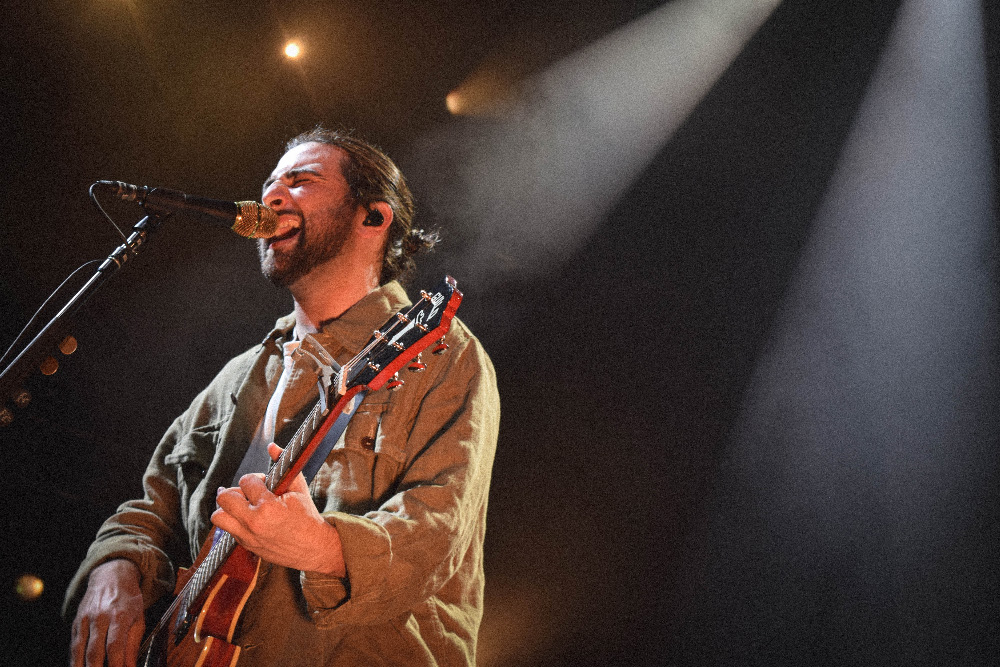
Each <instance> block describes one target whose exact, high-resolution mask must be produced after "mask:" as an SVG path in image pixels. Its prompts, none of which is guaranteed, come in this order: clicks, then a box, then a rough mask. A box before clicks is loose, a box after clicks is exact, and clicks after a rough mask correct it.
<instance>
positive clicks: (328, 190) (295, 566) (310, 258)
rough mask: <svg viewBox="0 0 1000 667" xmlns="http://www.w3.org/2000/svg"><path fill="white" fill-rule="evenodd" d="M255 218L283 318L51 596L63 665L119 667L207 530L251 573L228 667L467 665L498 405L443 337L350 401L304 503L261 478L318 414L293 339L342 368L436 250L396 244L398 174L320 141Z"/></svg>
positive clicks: (483, 367) (308, 147)
mask: <svg viewBox="0 0 1000 667" xmlns="http://www.w3.org/2000/svg"><path fill="white" fill-rule="evenodd" d="M261 199H262V201H263V203H264V204H266V205H267V206H269V207H270V208H272V209H273V210H274V211H275V212H276V213H277V214H278V216H279V226H278V229H277V232H276V235H275V236H273V237H271V238H268V239H264V240H261V241H260V257H261V267H262V269H263V272H264V275H265V276H267V277H268V279H270V280H271V281H272V282H274V283H275V284H277V285H280V286H283V287H287V288H288V290H289V291H290V292H291V293H292V297H293V299H294V310H293V313H292V314H291V315H289V316H286V317H283V318H281V319H279V320H278V322H277V325H276V327H275V329H274V330H273V331H272V332H271V333H270V334H269V336H268V337H267V339H266V340H265V342H264V343H263V344H262V345H258V346H256V347H254V348H253V349H251V350H248V351H247V352H245V353H243V354H241V355H239V356H237V357H236V358H234V359H232V360H231V361H230V362H229V363H228V364H227V365H226V366H225V367H224V368H223V369H222V371H221V372H220V373H219V374H218V375H217V376H216V377H215V379H214V380H213V381H212V382H211V383H210V384H209V385H208V387H207V388H206V389H205V390H204V391H202V392H201V394H199V395H198V396H197V397H196V398H195V400H194V402H193V403H192V404H191V406H190V407H189V408H188V409H187V410H186V411H185V412H184V413H183V414H182V415H181V416H180V417H178V418H177V419H176V420H175V421H174V423H173V424H172V425H171V427H170V429H169V430H168V431H167V433H166V434H165V435H164V437H163V439H162V440H161V441H160V444H159V445H158V446H157V448H156V450H155V452H154V454H153V457H152V460H151V461H150V463H149V466H148V467H147V469H146V472H145V475H144V477H143V486H144V490H145V495H144V498H142V499H141V500H134V501H129V502H126V503H124V504H123V505H122V506H121V507H120V508H119V509H118V512H117V513H116V514H115V515H114V516H112V517H111V518H110V519H108V520H107V521H106V522H105V523H104V525H102V526H101V528H100V530H99V531H98V534H97V538H96V540H95V541H94V543H93V544H92V545H91V546H90V549H89V551H88V554H87V557H86V559H85V560H84V562H83V564H82V565H81V566H80V569H79V571H78V572H77V574H76V576H75V577H74V579H73V581H72V583H71V584H70V588H69V590H68V591H67V594H66V611H67V613H72V612H73V610H74V608H75V609H76V611H75V619H74V621H73V638H72V645H71V657H72V664H74V665H77V666H83V665H88V666H90V667H100V666H101V665H103V664H104V661H105V659H106V660H107V664H108V665H109V666H110V667H120V666H122V665H129V666H131V665H133V664H135V662H136V660H137V655H138V651H139V645H140V643H141V640H142V636H143V633H144V627H145V625H144V610H145V609H147V608H148V607H149V606H150V605H152V604H153V603H154V602H156V601H157V600H158V599H160V598H162V597H163V596H165V595H168V594H169V593H171V592H172V590H173V584H174V578H175V574H176V568H177V567H178V566H187V565H189V564H190V563H191V562H192V561H193V559H194V558H195V557H196V555H197V553H198V551H199V549H200V547H201V545H202V543H203V542H204V540H205V538H206V536H208V535H209V533H210V532H211V531H212V530H214V527H215V526H218V527H219V528H222V529H223V530H226V531H228V532H229V533H231V534H232V535H233V536H234V537H235V538H236V540H237V541H238V542H239V543H240V544H241V545H242V546H244V547H246V548H247V549H248V550H249V551H251V552H253V553H255V554H257V555H258V556H260V557H261V559H262V563H261V568H260V572H259V575H258V579H257V583H256V586H255V588H254V589H253V592H252V593H251V594H250V597H249V599H248V600H247V603H246V605H245V607H244V609H243V610H242V613H241V614H240V616H239V620H238V625H237V628H236V633H235V635H234V637H233V643H234V644H237V645H239V646H240V647H241V652H240V654H239V658H238V665H239V667H254V666H268V667H274V666H278V665H283V666H285V665H287V666H294V665H377V664H394V665H434V664H440V665H473V664H475V656H476V637H477V633H478V629H479V623H480V620H481V618H482V610H483V585H484V575H483V537H484V532H485V529H486V504H487V496H488V491H489V481H490V471H491V468H492V465H493V456H494V452H495V449H496V440H497V428H498V423H499V415H500V405H499V397H498V394H497V388H496V378H495V374H494V371H493V366H492V364H491V363H490V360H489V358H488V357H487V355H486V353H485V352H484V351H483V349H482V346H481V345H480V343H479V341H478V340H477V339H476V338H475V337H473V336H472V334H471V333H470V332H469V330H468V329H467V328H466V327H465V326H464V325H463V324H462V323H461V322H460V321H458V320H454V321H453V323H452V326H451V331H450V332H449V334H448V344H449V348H448V350H447V351H446V352H445V353H444V354H443V355H441V356H435V357H434V358H433V360H428V361H427V368H426V370H425V371H423V372H422V373H414V374H408V377H407V378H406V380H407V382H406V385H405V386H404V387H403V388H401V389H400V390H399V391H396V392H389V391H388V390H386V389H382V390H379V391H375V392H372V393H370V394H369V395H368V396H367V397H366V398H365V400H364V401H363V402H362V404H361V406H360V407H359V408H358V411H357V413H356V414H355V416H354V418H353V419H352V420H351V422H350V423H349V425H348V427H347V431H346V432H345V434H344V435H343V436H342V438H341V439H340V441H339V442H338V443H337V444H336V446H335V447H334V449H333V450H332V451H331V453H330V454H329V456H328V457H327V458H326V461H325V463H324V464H323V466H322V467H321V468H320V469H319V471H318V473H317V474H316V476H315V477H314V478H313V480H312V482H311V483H310V484H309V485H308V486H307V485H306V482H305V480H304V479H303V478H302V477H301V476H300V477H298V478H297V479H296V482H295V483H294V484H293V486H292V488H291V490H289V491H288V492H287V493H285V494H283V495H280V496H275V495H274V494H272V493H271V492H270V491H268V490H267V488H266V487H265V485H264V482H263V480H262V475H260V474H259V473H262V472H264V471H266V469H267V464H268V462H269V461H270V460H271V458H272V457H274V456H276V455H277V453H278V452H280V450H279V449H278V447H277V446H276V445H275V444H272V443H278V444H279V445H284V444H285V443H287V441H288V439H289V438H290V437H291V436H292V434H293V433H294V432H295V429H296V427H297V426H298V425H299V423H300V422H301V421H302V420H303V418H304V416H305V414H306V412H308V410H309V409H310V408H311V407H312V405H313V404H314V403H315V402H316V400H317V397H318V391H317V385H316V379H317V376H316V369H315V368H313V367H311V366H310V365H309V363H308V360H309V359H310V358H311V357H310V356H309V355H303V354H296V353H295V349H296V347H297V346H298V345H299V344H300V342H301V341H303V339H304V338H305V337H306V336H307V335H310V334H311V335H312V337H313V339H315V340H316V341H318V342H319V343H320V344H321V345H322V347H323V348H324V349H325V350H326V351H327V352H329V354H330V355H331V356H332V357H333V358H334V359H336V360H337V362H339V363H341V364H343V363H346V362H347V360H349V359H350V358H351V357H353V356H354V355H355V354H356V353H357V352H358V351H359V350H360V349H361V348H362V347H363V346H364V344H365V343H366V342H367V340H368V339H369V337H370V336H371V334H372V331H373V330H375V329H377V328H378V327H380V326H381V325H382V324H383V323H384V322H385V321H386V320H387V319H388V318H389V317H391V316H392V315H393V314H394V313H396V312H397V311H399V310H401V309H402V308H404V307H405V306H407V305H408V304H409V301H408V299H407V297H406V294H405V292H404V291H403V289H402V288H401V287H400V284H399V282H397V278H401V277H405V275H406V274H407V273H408V272H410V271H412V268H413V258H412V256H413V255H414V254H415V253H416V252H417V251H418V250H420V249H422V248H425V247H429V246H431V245H433V243H434V241H435V238H434V237H433V236H431V235H428V234H425V233H423V232H422V231H421V230H418V229H415V228H414V227H413V201H412V197H411V195H410V192H409V189H408V187H407V185H406V183H405V181H404V179H403V176H402V174H401V173H400V171H399V169H398V168H397V167H396V165H395V164H393V162H392V161H391V160H390V159H389V158H388V157H387V156H386V155H385V154H383V153H382V152H381V151H379V150H378V149H377V148H375V147H373V146H371V145H369V144H367V143H365V142H363V141H361V140H359V139H357V138H355V137H352V136H348V135H344V134H340V133H337V132H332V131H329V130H323V129H316V130H313V131H310V132H307V133H305V134H302V135H299V136H298V137H295V138H294V139H292V140H291V141H290V142H289V143H288V145H287V146H286V152H285V154H284V156H283V157H282V158H281V160H280V161H279V162H278V165H277V167H275V169H274V171H273V172H272V174H271V176H270V178H268V179H267V181H266V182H265V183H264V191H263V195H262V198H261ZM302 344H303V345H304V344H305V343H302ZM213 524H214V526H213Z"/></svg>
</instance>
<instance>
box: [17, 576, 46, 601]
mask: <svg viewBox="0 0 1000 667" xmlns="http://www.w3.org/2000/svg"><path fill="white" fill-rule="evenodd" d="M43 590H45V584H44V582H42V580H41V579H40V578H38V577H36V576H35V575H33V574H22V575H21V576H20V577H18V578H17V581H16V582H15V584H14V592H15V593H16V594H17V597H19V598H21V599H22V600H24V601H26V602H28V601H31V600H34V599H36V598H38V596H40V595H41V594H42V591H43Z"/></svg>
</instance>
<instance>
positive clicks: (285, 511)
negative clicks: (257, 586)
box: [212, 442, 346, 577]
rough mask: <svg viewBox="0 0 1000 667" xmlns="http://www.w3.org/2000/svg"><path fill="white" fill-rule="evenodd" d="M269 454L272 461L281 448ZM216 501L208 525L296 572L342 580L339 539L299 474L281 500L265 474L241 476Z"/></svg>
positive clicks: (268, 450) (269, 451)
mask: <svg viewBox="0 0 1000 667" xmlns="http://www.w3.org/2000/svg"><path fill="white" fill-rule="evenodd" d="M267 452H268V454H270V455H271V458H272V459H276V458H277V457H278V456H279V455H280V454H281V448H280V447H278V446H277V445H276V444H274V443H273V442H272V443H271V444H270V445H268V448H267ZM216 501H217V502H218V503H219V509H217V510H215V512H214V513H213V514H212V523H214V524H215V525H216V526H218V527H219V528H221V529H223V530H225V531H226V532H228V533H230V534H231V535H232V536H233V537H235V538H236V541H237V542H239V543H240V544H241V545H242V546H243V547H245V548H246V549H248V550H250V551H252V552H253V553H255V554H257V555H258V556H260V557H261V558H263V559H264V560H266V561H268V562H270V563H274V564H276V565H283V566H285V567H290V568H293V569H296V570H305V571H308V572H322V573H324V574H333V575H336V576H338V577H343V576H345V575H346V570H345V568H344V554H343V552H342V551H341V546H340V535H339V534H338V533H337V529H336V528H334V527H333V526H331V525H330V524H329V523H327V522H326V520H325V519H323V516H322V515H321V514H320V513H319V510H317V509H316V505H315V503H313V500H312V497H311V496H310V495H309V487H308V485H307V484H306V480H305V478H304V477H303V476H302V475H301V473H300V474H299V475H297V476H296V477H295V481H293V482H292V485H291V486H290V487H289V490H288V491H287V492H286V493H284V494H282V495H280V496H276V495H274V494H273V493H271V492H270V491H268V490H267V487H266V486H265V485H264V476H263V475H261V474H253V475H244V476H243V477H241V478H240V485H239V486H238V487H233V488H231V489H225V488H220V489H219V492H218V495H217V496H216Z"/></svg>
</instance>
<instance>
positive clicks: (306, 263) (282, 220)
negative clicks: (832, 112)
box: [258, 142, 359, 287]
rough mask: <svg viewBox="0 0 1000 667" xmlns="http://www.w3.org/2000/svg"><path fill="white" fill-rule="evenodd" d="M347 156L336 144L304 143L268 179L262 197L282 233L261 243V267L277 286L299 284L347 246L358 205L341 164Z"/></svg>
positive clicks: (294, 149)
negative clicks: (276, 219)
mask: <svg viewBox="0 0 1000 667" xmlns="http://www.w3.org/2000/svg"><path fill="white" fill-rule="evenodd" d="M345 157H346V156H345V155H344V153H343V151H341V150H340V149H339V148H337V147H336V146H330V145H329V144H320V143H314V142H310V143H305V144H301V145H299V146H296V147H295V148H293V149H292V150H290V151H288V152H287V153H285V154H284V155H283V156H282V158H281V160H279V161H278V166H277V167H275V168H274V171H273V172H271V176H270V178H268V179H267V181H266V182H265V183H264V191H263V194H262V195H261V201H262V202H263V203H264V204H266V205H267V206H269V207H271V208H272V209H274V212H275V213H277V214H278V230H277V231H278V233H277V235H275V236H272V237H271V238H269V239H260V240H259V241H258V248H259V250H260V266H261V270H262V271H263V272H264V275H265V276H266V277H267V278H268V279H269V280H270V281H271V282H273V283H274V284H275V285H279V286H282V287H289V286H291V285H294V284H295V282H296V281H298V280H299V279H300V278H302V277H303V276H305V275H306V274H308V273H309V272H310V271H312V270H313V269H314V268H316V267H317V266H319V265H320V264H323V263H324V262H326V261H328V260H330V259H333V258H334V257H336V256H337V255H338V254H339V253H340V251H341V250H342V249H343V247H344V244H345V242H346V241H347V238H348V236H349V235H350V229H351V219H352V218H353V215H354V213H355V212H356V211H357V209H358V208H359V207H358V206H356V205H354V203H353V202H352V201H351V197H350V193H349V190H348V187H347V181H346V180H344V175H343V172H342V170H341V167H340V164H341V160H342V159H343V158H345Z"/></svg>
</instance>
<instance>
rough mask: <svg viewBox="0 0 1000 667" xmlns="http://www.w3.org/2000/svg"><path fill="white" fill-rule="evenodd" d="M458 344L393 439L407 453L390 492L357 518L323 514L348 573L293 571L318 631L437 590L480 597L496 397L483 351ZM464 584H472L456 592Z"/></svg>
mask: <svg viewBox="0 0 1000 667" xmlns="http://www.w3.org/2000/svg"><path fill="white" fill-rule="evenodd" d="M464 331H465V332H466V333H467V330H464ZM465 343H466V344H464V345H463V346H461V347H460V349H455V350H454V351H452V352H450V353H449V354H453V355H455V357H454V358H453V359H451V363H450V364H449V366H448V367H447V369H446V370H445V371H444V372H443V374H442V375H441V376H440V377H438V378H437V379H436V380H435V381H434V383H433V385H432V386H431V388H430V389H429V390H428V391H427V393H426V394H425V395H424V396H423V397H422V399H420V401H419V405H418V406H417V411H416V414H415V417H414V418H413V419H412V421H411V422H410V423H411V427H410V429H409V432H408V434H406V435H403V436H399V437H405V441H406V447H405V449H406V451H407V452H408V457H407V460H406V461H405V464H404V465H403V468H402V470H401V473H400V476H399V480H398V483H397V484H396V486H395V489H394V493H393V494H392V495H391V496H390V497H389V498H388V499H387V500H386V501H385V502H383V503H382V504H381V505H380V506H379V507H378V509H377V510H375V511H372V512H367V513H365V514H364V515H362V516H356V515H352V514H349V513H345V512H328V513H325V514H324V516H325V517H326V519H327V521H329V522H330V523H331V524H332V525H333V526H334V527H335V528H336V529H337V531H338V533H339V534H340V538H341V543H342V545H343V553H344V560H345V565H346V570H347V577H346V578H345V579H340V578H337V577H333V576H329V575H321V574H318V573H313V572H304V573H301V575H300V576H301V583H302V591H303V594H304V597H305V599H306V603H307V606H308V610H309V613H310V616H311V618H312V619H313V621H314V622H315V623H316V624H317V625H319V626H320V627H329V626H332V625H335V624H372V623H378V622H382V621H386V620H388V619H391V618H395V617H397V616H399V615H400V614H401V613H403V612H405V611H407V610H410V609H414V608H415V607H416V606H418V605H419V604H421V603H423V602H425V601H426V600H427V599H428V598H430V597H431V596H433V595H435V594H439V592H440V591H441V590H442V589H443V588H447V589H448V590H447V594H448V595H449V596H451V597H455V596H459V597H462V596H464V597H466V598H467V597H469V596H479V595H481V593H482V591H481V586H482V543H483V536H484V532H485V526H486V505H487V499H488V495H489V482H490V474H491V470H492V467H493V458H494V454H495V452H496V442H497V432H498V428H499V420H500V400H499V395H498V392H497V388H496V375H495V372H494V369H493V365H492V363H491V362H490V360H489V357H488V356H487V355H486V353H485V351H484V350H483V349H482V347H481V346H480V345H479V342H478V341H477V340H476V339H475V338H472V337H471V336H469V338H468V339H466V341H465ZM456 347H458V346H456ZM470 570H475V571H477V572H478V575H474V576H469V572H470ZM456 574H458V575H459V576H456ZM470 581H471V582H472V586H473V587H479V589H480V590H478V591H476V590H463V588H462V587H463V586H466V587H467V584H468V583H469V582H470ZM446 602H447V601H446Z"/></svg>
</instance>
